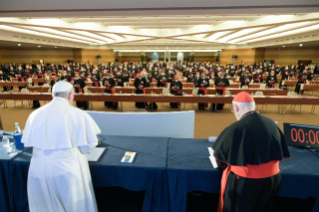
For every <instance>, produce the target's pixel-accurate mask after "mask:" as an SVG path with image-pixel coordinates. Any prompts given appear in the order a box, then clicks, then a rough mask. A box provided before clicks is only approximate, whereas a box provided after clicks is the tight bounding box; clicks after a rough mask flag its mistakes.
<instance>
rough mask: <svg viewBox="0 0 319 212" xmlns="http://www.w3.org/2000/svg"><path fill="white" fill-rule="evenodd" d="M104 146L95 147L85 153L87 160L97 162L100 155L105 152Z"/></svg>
mask: <svg viewBox="0 0 319 212" xmlns="http://www.w3.org/2000/svg"><path fill="white" fill-rule="evenodd" d="M105 149H106V148H105V147H95V148H93V149H91V151H90V152H88V153H87V154H86V156H87V158H88V161H89V162H98V161H99V159H100V157H101V156H102V155H103V153H104V152H105Z"/></svg>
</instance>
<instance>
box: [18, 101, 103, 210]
mask: <svg viewBox="0 0 319 212" xmlns="http://www.w3.org/2000/svg"><path fill="white" fill-rule="evenodd" d="M100 132H101V131H100V129H99V127H98V126H97V125H96V123H95V122H94V120H93V119H92V118H91V116H90V115H88V114H87V113H86V112H84V111H82V110H80V109H78V108H76V107H73V106H71V105H69V103H68V101H67V100H65V99H63V98H60V97H54V99H53V100H52V102H50V103H49V104H47V105H45V106H43V107H41V108H39V109H37V110H36V111H34V112H33V113H31V115H30V116H29V118H28V120H27V123H26V127H25V129H24V133H23V137H22V142H23V143H24V144H25V147H33V156H32V159H31V164H30V168H29V175H28V200H29V208H30V211H31V212H44V211H45V212H51V211H52V212H64V211H67V212H70V211H72V212H73V211H74V212H82V211H83V212H94V211H98V209H97V205H96V200H95V194H94V190H93V185H92V179H91V173H90V170H89V165H88V160H87V157H86V154H85V153H87V152H88V151H89V150H90V149H91V148H93V147H95V146H96V145H97V142H98V138H97V136H96V135H97V134H99V133H100Z"/></svg>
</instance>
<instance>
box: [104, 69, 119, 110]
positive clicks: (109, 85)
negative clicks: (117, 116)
mask: <svg viewBox="0 0 319 212" xmlns="http://www.w3.org/2000/svg"><path fill="white" fill-rule="evenodd" d="M102 84H103V86H104V87H105V93H109V94H112V95H113V94H114V86H115V80H114V79H113V78H110V74H109V73H107V74H106V77H105V78H104V79H103V81H102ZM104 105H105V106H106V107H108V108H113V109H117V107H118V103H117V102H104Z"/></svg>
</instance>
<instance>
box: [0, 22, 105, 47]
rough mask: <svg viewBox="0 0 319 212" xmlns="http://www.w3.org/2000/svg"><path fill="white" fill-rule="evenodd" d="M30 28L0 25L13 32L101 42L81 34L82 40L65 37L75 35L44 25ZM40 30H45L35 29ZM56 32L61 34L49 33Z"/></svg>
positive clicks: (77, 40)
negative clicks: (44, 26)
mask: <svg viewBox="0 0 319 212" xmlns="http://www.w3.org/2000/svg"><path fill="white" fill-rule="evenodd" d="M28 28H30V29H21V28H18V27H11V26H0V29H5V30H8V31H11V32H22V33H24V34H29V35H35V34H36V35H37V36H38V35H42V36H44V37H50V38H53V39H62V40H68V41H73V42H79V43H86V44H91V43H92V41H94V42H96V43H99V42H100V41H97V40H93V39H91V42H89V41H85V40H88V38H85V39H84V38H83V37H81V36H77V37H78V38H80V37H81V40H79V39H75V38H69V37H64V36H63V35H66V34H68V35H69V36H70V37H75V35H73V34H69V33H65V32H61V31H57V30H53V29H49V28H42V27H28ZM37 29H38V30H39V31H41V30H42V31H44V32H36V31H34V30H37ZM45 31H47V33H45ZM50 32H51V33H52V32H54V33H56V34H60V35H53V34H49V33H50Z"/></svg>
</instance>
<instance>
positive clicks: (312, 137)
mask: <svg viewBox="0 0 319 212" xmlns="http://www.w3.org/2000/svg"><path fill="white" fill-rule="evenodd" d="M290 134H291V140H292V141H293V142H300V143H302V144H303V143H304V142H306V144H308V143H309V142H310V144H312V145H315V144H316V142H317V144H318V145H319V130H318V131H316V132H314V131H313V130H309V131H306V132H304V129H302V128H299V129H296V128H291V131H290Z"/></svg>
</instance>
